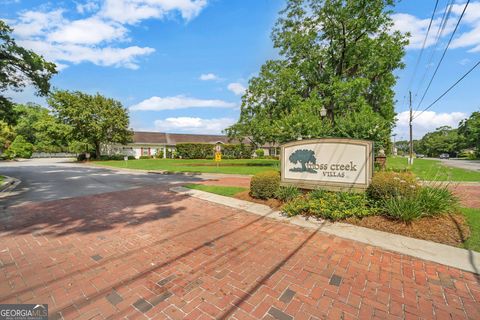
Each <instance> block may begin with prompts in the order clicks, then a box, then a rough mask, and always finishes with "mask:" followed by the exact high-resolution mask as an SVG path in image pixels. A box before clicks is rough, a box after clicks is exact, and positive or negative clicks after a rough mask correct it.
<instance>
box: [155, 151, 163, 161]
mask: <svg viewBox="0 0 480 320" xmlns="http://www.w3.org/2000/svg"><path fill="white" fill-rule="evenodd" d="M155 158H157V159H162V158H163V150H162V149H157V152H155Z"/></svg>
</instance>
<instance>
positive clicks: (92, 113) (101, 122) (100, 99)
mask: <svg viewBox="0 0 480 320" xmlns="http://www.w3.org/2000/svg"><path fill="white" fill-rule="evenodd" d="M48 103H49V105H50V106H51V107H52V109H53V112H54V114H55V115H56V116H57V117H58V118H59V119H60V121H61V122H62V123H64V124H66V125H69V126H70V127H71V132H70V135H71V137H72V138H73V139H74V140H78V141H84V142H85V143H88V144H90V145H92V146H94V148H95V153H96V156H97V157H99V156H100V155H101V145H102V144H107V143H122V144H125V143H128V142H130V141H131V138H132V132H131V130H130V129H129V128H128V126H129V117H128V112H127V110H126V109H125V108H124V107H123V106H122V104H121V103H120V102H119V101H117V100H114V99H111V98H106V97H104V96H102V95H100V94H98V93H97V94H95V95H89V94H86V93H83V92H80V91H74V92H71V91H66V90H59V91H55V92H53V93H52V94H51V95H50V96H49V98H48Z"/></svg>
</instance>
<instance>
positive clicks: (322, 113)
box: [320, 106, 327, 118]
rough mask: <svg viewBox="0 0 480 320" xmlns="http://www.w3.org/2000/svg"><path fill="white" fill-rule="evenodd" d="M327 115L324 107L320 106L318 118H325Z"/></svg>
mask: <svg viewBox="0 0 480 320" xmlns="http://www.w3.org/2000/svg"><path fill="white" fill-rule="evenodd" d="M326 115H327V109H325V107H324V106H322V109H320V117H322V118H325V116H326Z"/></svg>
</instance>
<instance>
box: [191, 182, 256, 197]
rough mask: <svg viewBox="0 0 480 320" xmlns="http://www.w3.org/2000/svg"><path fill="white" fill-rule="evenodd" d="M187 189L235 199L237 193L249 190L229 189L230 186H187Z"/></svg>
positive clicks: (240, 188)
mask: <svg viewBox="0 0 480 320" xmlns="http://www.w3.org/2000/svg"><path fill="white" fill-rule="evenodd" d="M185 187H186V188H189V189H195V190H201V191H206V192H210V193H214V194H218V195H221V196H226V197H233V196H234V195H236V194H237V193H240V192H243V191H246V190H248V189H247V188H242V187H228V186H208V185H203V184H194V183H192V184H187V185H185Z"/></svg>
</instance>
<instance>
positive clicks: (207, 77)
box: [199, 73, 220, 81]
mask: <svg viewBox="0 0 480 320" xmlns="http://www.w3.org/2000/svg"><path fill="white" fill-rule="evenodd" d="M199 79H200V80H202V81H209V80H218V79H220V78H219V77H218V76H217V75H216V74H213V73H204V74H201V75H200V78H199Z"/></svg>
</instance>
